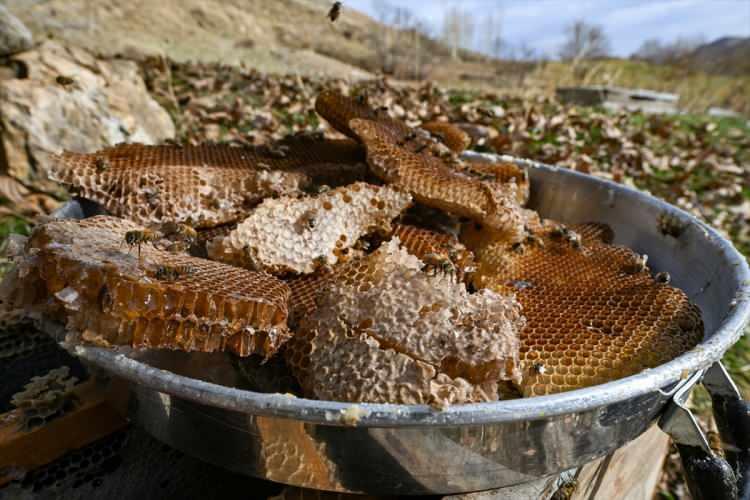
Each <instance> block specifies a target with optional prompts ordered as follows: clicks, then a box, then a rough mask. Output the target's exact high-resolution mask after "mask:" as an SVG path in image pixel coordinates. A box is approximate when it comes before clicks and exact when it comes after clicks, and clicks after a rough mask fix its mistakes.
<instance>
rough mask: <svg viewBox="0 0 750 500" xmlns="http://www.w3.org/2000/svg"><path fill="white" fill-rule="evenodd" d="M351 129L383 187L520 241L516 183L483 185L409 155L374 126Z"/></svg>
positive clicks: (355, 123)
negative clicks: (387, 186)
mask: <svg viewBox="0 0 750 500" xmlns="http://www.w3.org/2000/svg"><path fill="white" fill-rule="evenodd" d="M349 126H350V127H351V129H352V130H354V131H355V132H356V133H357V134H358V136H359V138H360V139H361V141H362V143H363V144H364V145H365V148H366V149H367V163H368V165H369V166H370V169H371V170H372V172H373V173H374V174H375V175H377V176H378V177H379V178H380V179H382V180H383V181H384V182H386V183H388V184H392V185H394V186H398V187H399V188H401V189H404V190H406V191H409V192H410V193H411V194H412V195H413V196H414V199H415V200H416V201H418V202H420V203H423V204H425V205H427V206H430V207H434V208H439V209H441V210H444V211H446V212H448V213H451V214H454V215H458V216H461V217H467V218H469V219H472V220H475V221H477V222H479V223H481V224H483V225H486V226H488V227H490V228H492V229H494V230H496V231H500V232H502V233H503V234H505V235H506V236H507V238H508V239H510V240H513V241H518V240H520V239H521V238H523V235H524V227H523V221H522V215H521V206H520V205H519V203H518V201H517V200H518V199H519V197H520V196H519V194H518V190H519V187H518V185H517V184H515V183H507V184H498V183H496V182H493V183H487V182H482V181H481V180H479V179H477V178H475V177H473V176H470V175H465V174H463V173H461V172H459V171H457V170H455V169H453V168H451V167H450V166H448V165H447V164H446V163H445V162H444V161H443V160H442V159H441V158H439V157H437V156H432V155H429V154H421V153H417V152H413V151H409V150H408V149H406V148H403V147H401V146H399V144H398V141H396V140H395V139H394V138H393V136H392V134H391V133H390V132H389V130H388V128H387V127H386V126H384V125H382V124H380V123H378V122H375V121H370V120H360V119H353V120H351V121H350V122H349Z"/></svg>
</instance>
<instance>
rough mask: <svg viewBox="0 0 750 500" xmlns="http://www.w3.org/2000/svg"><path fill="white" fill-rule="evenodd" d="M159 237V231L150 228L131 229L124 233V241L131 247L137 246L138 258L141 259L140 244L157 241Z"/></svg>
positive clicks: (160, 235)
mask: <svg viewBox="0 0 750 500" xmlns="http://www.w3.org/2000/svg"><path fill="white" fill-rule="evenodd" d="M161 237H162V234H161V233H160V232H158V231H153V230H151V229H142V230H133V231H128V232H127V233H125V243H126V244H127V245H128V246H129V247H131V248H132V247H133V246H137V247H138V260H141V245H142V244H144V243H152V242H154V241H158V240H159V239H161Z"/></svg>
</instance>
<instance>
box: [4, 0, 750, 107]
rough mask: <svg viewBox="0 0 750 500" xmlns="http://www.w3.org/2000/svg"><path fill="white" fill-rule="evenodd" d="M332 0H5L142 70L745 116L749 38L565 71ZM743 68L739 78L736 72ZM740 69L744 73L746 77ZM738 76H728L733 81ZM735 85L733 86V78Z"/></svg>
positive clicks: (37, 24) (749, 91)
mask: <svg viewBox="0 0 750 500" xmlns="http://www.w3.org/2000/svg"><path fill="white" fill-rule="evenodd" d="M331 4H332V2H331V1H330V0H274V1H273V2H269V1H264V0H160V1H158V2H154V1H150V0H132V1H129V2H124V3H120V2H113V1H111V0H97V1H91V0H46V1H44V2H29V1H28V0H7V5H8V7H9V8H10V9H11V11H12V12H13V13H15V14H16V15H17V16H19V18H20V19H21V20H22V21H23V22H24V23H26V24H27V26H29V28H30V29H31V30H32V32H33V33H34V35H35V37H36V39H37V40H40V39H43V38H46V37H53V38H55V39H59V40H61V41H65V42H71V43H74V44H77V45H81V46H84V47H89V48H93V49H94V50H96V51H97V52H99V53H100V54H102V55H105V56H113V55H122V56H124V57H127V58H130V59H138V60H143V59H145V57H146V56H149V55H158V56H166V57H167V58H168V59H171V60H174V61H176V62H187V61H195V62H205V63H214V62H220V63H222V64H227V65H231V66H239V65H245V66H247V67H252V68H254V69H257V70H258V71H261V72H264V73H292V74H301V75H309V76H321V75H325V76H327V77H332V78H345V79H353V80H359V79H362V78H369V77H372V76H373V75H376V74H387V75H390V76H392V77H393V78H395V79H397V80H422V79H430V80H435V81H437V82H440V83H442V84H444V85H447V86H450V87H454V88H462V89H468V90H473V89H480V90H487V91H493V92H494V91H500V92H502V93H504V94H509V95H520V96H527V97H533V96H538V95H540V94H542V95H546V96H552V95H554V89H555V86H557V85H579V84H613V85H620V86H633V87H641V88H649V89H654V90H662V91H669V92H677V93H680V94H681V96H682V100H681V104H682V105H683V106H684V107H685V108H686V109H689V110H691V111H696V112H702V111H705V110H706V109H708V108H709V107H711V106H721V107H727V108H731V109H734V110H736V111H739V112H742V113H745V114H750V71H747V70H741V69H740V68H742V67H744V66H743V65H742V62H743V61H744V63H745V65H748V64H750V57H744V59H743V54H745V52H746V51H747V45H748V43H747V39H731V38H725V39H721V40H717V41H716V42H713V43H711V44H707V45H705V46H703V47H700V48H699V49H698V50H697V51H696V52H695V54H694V57H695V60H696V61H697V63H696V64H700V65H701V66H700V67H701V68H705V71H709V72H712V73H713V72H719V73H727V75H723V74H718V75H713V74H711V75H710V74H707V73H706V72H704V71H700V70H696V69H694V68H693V66H692V65H688V64H686V65H678V66H667V65H655V64H649V63H645V62H640V61H627V60H607V61H585V62H583V63H582V64H579V65H577V66H576V67H572V66H571V65H570V64H568V63H560V62H549V63H531V62H510V61H499V60H497V59H493V58H490V57H487V56H484V55H479V54H476V53H472V52H470V51H460V61H456V60H453V59H452V58H451V53H450V52H451V51H450V49H449V48H448V47H447V46H446V45H445V44H443V43H441V42H440V41H436V40H433V39H431V38H429V37H426V36H424V35H422V34H420V33H418V32H415V31H413V30H410V31H404V30H398V29H394V28H392V27H386V26H384V25H383V24H381V23H379V22H377V21H375V20H374V19H372V18H370V17H368V16H367V15H365V14H362V13H360V12H357V11H356V10H352V9H349V8H346V7H345V8H344V10H343V12H342V15H341V17H340V18H339V20H338V21H337V22H336V23H333V24H332V23H330V22H329V21H328V20H327V19H326V13H327V11H328V9H329V8H330V6H331ZM735 70H736V71H735ZM743 71H744V73H743ZM730 73H732V74H730ZM735 75H736V76H735Z"/></svg>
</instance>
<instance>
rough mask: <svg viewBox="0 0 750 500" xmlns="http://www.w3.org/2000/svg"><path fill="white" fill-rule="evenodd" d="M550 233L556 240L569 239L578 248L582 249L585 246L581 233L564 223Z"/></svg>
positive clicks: (571, 244)
mask: <svg viewBox="0 0 750 500" xmlns="http://www.w3.org/2000/svg"><path fill="white" fill-rule="evenodd" d="M549 235H550V236H551V237H552V238H554V239H556V240H565V241H567V242H568V243H569V244H570V246H572V247H573V248H574V249H576V250H580V249H581V248H582V247H583V243H582V242H581V235H579V234H578V233H576V232H575V231H573V230H571V229H568V228H567V227H565V226H563V225H562V224H561V225H559V226H558V227H556V228H555V229H553V230H552V231H550V233H549Z"/></svg>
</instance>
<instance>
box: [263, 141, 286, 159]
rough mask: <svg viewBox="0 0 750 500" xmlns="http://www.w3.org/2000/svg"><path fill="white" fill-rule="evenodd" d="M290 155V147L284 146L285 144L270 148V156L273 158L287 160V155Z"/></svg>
mask: <svg viewBox="0 0 750 500" xmlns="http://www.w3.org/2000/svg"><path fill="white" fill-rule="evenodd" d="M288 153H289V146H284V145H283V144H278V145H275V146H268V154H269V155H270V156H271V157H272V158H279V159H281V158H286V155H287V154H288Z"/></svg>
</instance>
